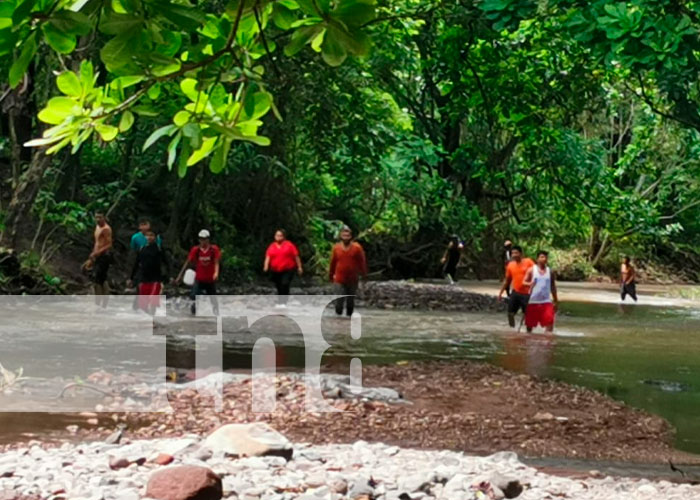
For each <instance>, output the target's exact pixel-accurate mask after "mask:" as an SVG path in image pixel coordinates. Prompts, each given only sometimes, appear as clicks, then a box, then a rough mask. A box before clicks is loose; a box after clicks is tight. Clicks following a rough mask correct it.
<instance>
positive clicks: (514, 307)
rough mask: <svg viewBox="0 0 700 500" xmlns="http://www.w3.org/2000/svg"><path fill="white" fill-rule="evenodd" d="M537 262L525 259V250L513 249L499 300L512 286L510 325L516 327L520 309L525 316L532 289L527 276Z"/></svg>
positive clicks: (509, 308) (515, 247)
mask: <svg viewBox="0 0 700 500" xmlns="http://www.w3.org/2000/svg"><path fill="white" fill-rule="evenodd" d="M534 265H535V262H534V261H533V260H532V259H530V258H528V257H525V258H523V249H522V248H520V247H519V246H517V245H516V246H514V247H513V248H511V261H510V262H509V263H508V266H507V267H506V279H505V280H504V281H503V286H501V290H500V292H498V299H499V300H501V299H502V298H503V294H504V293H505V291H506V290H507V289H508V287H510V286H511V285H512V288H511V292H510V297H509V298H508V324H509V325H510V326H511V327H515V315H516V313H517V312H518V310H519V309H522V311H523V314H524V313H525V308H526V307H527V302H528V300H529V299H530V287H529V286H527V285H526V284H525V283H524V282H525V276H526V275H527V272H528V271H529V270H530V268H531V267H532V266H534Z"/></svg>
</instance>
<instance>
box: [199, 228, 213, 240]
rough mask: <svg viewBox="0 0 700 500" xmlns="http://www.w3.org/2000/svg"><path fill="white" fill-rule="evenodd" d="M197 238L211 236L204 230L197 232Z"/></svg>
mask: <svg viewBox="0 0 700 500" xmlns="http://www.w3.org/2000/svg"><path fill="white" fill-rule="evenodd" d="M198 236H199V237H200V238H209V237H210V236H211V234H209V231H207V230H206V229H202V230H201V231H200V232H199V234H198Z"/></svg>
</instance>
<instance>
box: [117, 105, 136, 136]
mask: <svg viewBox="0 0 700 500" xmlns="http://www.w3.org/2000/svg"><path fill="white" fill-rule="evenodd" d="M133 124H134V114H133V113H132V112H131V111H129V110H126V111H124V113H122V117H121V119H120V120H119V132H126V131H127V130H129V129H130V128H131V126H132V125H133Z"/></svg>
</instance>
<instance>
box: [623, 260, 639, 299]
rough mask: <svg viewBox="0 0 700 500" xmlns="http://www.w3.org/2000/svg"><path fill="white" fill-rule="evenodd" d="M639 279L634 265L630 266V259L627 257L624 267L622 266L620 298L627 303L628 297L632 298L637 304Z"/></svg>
mask: <svg viewBox="0 0 700 500" xmlns="http://www.w3.org/2000/svg"><path fill="white" fill-rule="evenodd" d="M636 277H637V272H636V271H635V270H634V267H633V266H632V264H630V258H629V257H625V258H624V259H623V260H622V265H621V266H620V298H621V299H622V301H623V302H624V301H625V298H626V297H627V295H629V296H630V297H632V299H634V301H635V302H637V283H636V282H635V279H636Z"/></svg>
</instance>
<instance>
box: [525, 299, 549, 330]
mask: <svg viewBox="0 0 700 500" xmlns="http://www.w3.org/2000/svg"><path fill="white" fill-rule="evenodd" d="M538 324H540V325H542V326H543V327H545V328H547V327H549V326H552V325H554V304H552V303H551V302H547V303H546V304H528V305H527V308H526V309H525V326H526V327H528V328H535V327H536V326H537V325H538Z"/></svg>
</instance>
